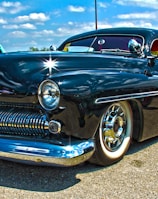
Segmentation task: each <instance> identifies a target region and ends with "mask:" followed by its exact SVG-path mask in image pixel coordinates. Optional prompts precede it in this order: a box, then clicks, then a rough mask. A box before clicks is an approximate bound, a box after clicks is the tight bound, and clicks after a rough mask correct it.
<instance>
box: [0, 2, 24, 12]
mask: <svg viewBox="0 0 158 199" xmlns="http://www.w3.org/2000/svg"><path fill="white" fill-rule="evenodd" d="M0 6H1V8H0V12H1V13H10V14H16V13H18V12H20V11H22V10H25V9H26V8H27V6H23V5H22V4H21V2H18V1H16V2H11V1H3V2H2V3H1V4H0Z"/></svg>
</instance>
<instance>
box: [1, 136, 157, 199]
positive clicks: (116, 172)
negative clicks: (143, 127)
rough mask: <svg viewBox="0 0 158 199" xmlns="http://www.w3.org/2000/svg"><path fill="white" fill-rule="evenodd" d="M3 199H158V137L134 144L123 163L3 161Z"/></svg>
mask: <svg viewBox="0 0 158 199" xmlns="http://www.w3.org/2000/svg"><path fill="white" fill-rule="evenodd" d="M0 198H1V199H37V198H38V199H158V137H157V138H154V139H151V140H148V141H145V142H143V143H133V144H132V146H131V147H130V149H129V151H128V153H127V154H126V155H125V157H124V158H123V160H121V161H120V162H118V163H116V164H114V165H111V166H108V167H99V166H95V165H92V164H89V163H84V164H82V165H78V166H75V167H68V168H60V167H40V166H33V165H25V164H19V163H13V162H8V161H4V160H0Z"/></svg>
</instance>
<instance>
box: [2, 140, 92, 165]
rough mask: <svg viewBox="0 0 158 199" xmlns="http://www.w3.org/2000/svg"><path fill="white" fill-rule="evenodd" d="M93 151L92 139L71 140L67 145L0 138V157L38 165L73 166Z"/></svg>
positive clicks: (85, 158) (87, 157) (89, 155)
mask: <svg viewBox="0 0 158 199" xmlns="http://www.w3.org/2000/svg"><path fill="white" fill-rule="evenodd" d="M93 153H94V141H93V140H71V142H70V144H69V145H65V146H63V145H62V146H61V145H55V144H51V143H46V142H45V143H43V142H35V141H30V140H29V141H27V140H18V139H17V140H15V139H6V138H0V158H1V159H8V160H13V161H18V162H24V163H29V164H39V165H49V164H50V165H56V166H74V165H77V164H80V163H82V162H84V161H86V160H88V159H89V158H90V157H91V156H92V155H93Z"/></svg>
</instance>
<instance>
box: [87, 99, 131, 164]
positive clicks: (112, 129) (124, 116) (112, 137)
mask: <svg viewBox="0 0 158 199" xmlns="http://www.w3.org/2000/svg"><path fill="white" fill-rule="evenodd" d="M132 126H133V116H132V111H131V107H130V105H129V104H128V102H125V101H121V102H116V103H112V104H111V105H109V106H108V107H107V109H106V111H105V112H104V114H103V116H102V118H101V121H100V126H99V129H98V131H97V133H96V135H95V145H96V150H95V153H94V155H93V156H92V158H91V159H90V162H91V163H95V164H98V165H102V166H106V165H110V164H112V163H115V162H117V161H119V160H120V159H122V157H123V156H124V154H125V153H126V151H127V150H128V148H129V145H130V142H131V137H132Z"/></svg>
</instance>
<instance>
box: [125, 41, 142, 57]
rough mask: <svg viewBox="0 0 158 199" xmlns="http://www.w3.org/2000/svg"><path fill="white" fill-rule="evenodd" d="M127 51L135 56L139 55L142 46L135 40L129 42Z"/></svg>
mask: <svg viewBox="0 0 158 199" xmlns="http://www.w3.org/2000/svg"><path fill="white" fill-rule="evenodd" d="M128 49H129V51H130V52H131V53H132V54H135V55H140V54H141V53H142V46H141V44H140V43H138V42H137V41H136V40H135V39H130V40H129V42H128Z"/></svg>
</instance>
